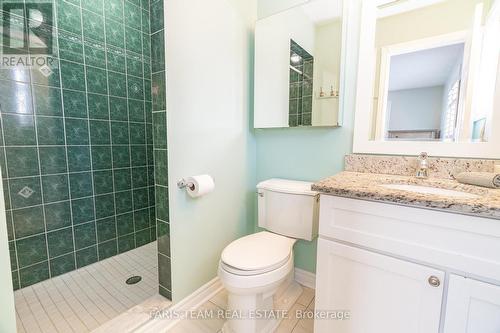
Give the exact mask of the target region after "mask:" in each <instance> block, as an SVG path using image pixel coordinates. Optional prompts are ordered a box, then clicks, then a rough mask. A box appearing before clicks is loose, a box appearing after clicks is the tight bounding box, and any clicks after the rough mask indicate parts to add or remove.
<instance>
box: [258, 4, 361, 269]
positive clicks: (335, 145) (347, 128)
mask: <svg viewBox="0 0 500 333" xmlns="http://www.w3.org/2000/svg"><path fill="white" fill-rule="evenodd" d="M349 1H350V3H351V4H352V6H357V5H359V0H349ZM301 2H302V3H303V2H306V1H300V0H259V10H258V13H259V17H265V16H268V15H270V14H273V13H276V12H278V11H280V10H285V9H287V8H290V7H293V6H295V5H298V4H300V3H301ZM353 8H354V7H353ZM352 13H353V16H352V17H351V20H350V22H351V23H350V26H349V29H348V30H349V31H348V37H347V45H348V46H347V49H349V54H348V55H347V57H346V58H347V59H348V60H347V61H346V63H345V64H344V66H345V71H346V81H345V88H344V92H341V93H343V97H344V124H343V126H342V127H341V128H284V129H263V130H256V131H255V135H256V141H257V182H259V181H262V180H265V179H268V178H272V177H280V178H287V179H296V180H306V181H316V180H319V179H322V178H325V177H328V176H332V175H334V174H335V173H337V172H339V171H342V170H343V167H344V156H345V155H346V154H349V153H351V151H352V136H353V123H354V106H355V91H356V74H357V49H358V36H359V23H358V22H359V20H357V17H356V15H357V14H358V13H359V12H358V11H357V10H353V11H352ZM270 112H271V110H270ZM295 266H296V267H298V268H301V269H304V270H307V271H310V272H315V270H316V241H314V242H306V241H300V242H298V243H297V245H296V246H295Z"/></svg>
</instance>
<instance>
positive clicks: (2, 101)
mask: <svg viewBox="0 0 500 333" xmlns="http://www.w3.org/2000/svg"><path fill="white" fill-rule="evenodd" d="M0 91H2V94H0V107H1V111H2V113H22V114H29V113H33V108H32V105H31V103H30V101H31V89H30V86H29V84H26V83H19V82H13V81H6V80H0ZM12 96H19V98H18V99H15V100H14V99H13V98H11V97H12Z"/></svg>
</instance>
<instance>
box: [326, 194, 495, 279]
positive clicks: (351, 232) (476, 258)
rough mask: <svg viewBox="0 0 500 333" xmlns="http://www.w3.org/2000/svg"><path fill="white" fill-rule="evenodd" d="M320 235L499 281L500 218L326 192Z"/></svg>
mask: <svg viewBox="0 0 500 333" xmlns="http://www.w3.org/2000/svg"><path fill="white" fill-rule="evenodd" d="M319 234H320V237H322V238H328V239H334V240H342V241H345V242H349V243H353V244H356V245H359V246H363V247H368V248H372V249H374V250H377V251H381V252H388V253H391V254H394V255H396V256H402V257H407V258H410V259H413V260H415V261H419V262H423V263H426V264H429V265H435V266H440V267H447V268H450V269H452V270H455V271H458V272H461V273H462V272H468V273H470V274H472V275H475V276H480V277H484V278H487V279H492V280H495V281H500V220H494V219H486V218H479V217H473V216H465V215H458V214H450V213H446V212H441V211H435V210H427V209H420V208H412V207H406V206H398V205H394V204H384V203H378V202H370V201H363V200H356V199H347V198H340V197H334V196H328V195H322V196H321V203H320V230H319ZM464 274H465V273H464Z"/></svg>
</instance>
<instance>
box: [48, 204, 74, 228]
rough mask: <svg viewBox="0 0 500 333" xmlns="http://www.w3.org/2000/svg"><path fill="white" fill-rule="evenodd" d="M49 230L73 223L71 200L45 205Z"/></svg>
mask: <svg viewBox="0 0 500 333" xmlns="http://www.w3.org/2000/svg"><path fill="white" fill-rule="evenodd" d="M45 218H46V221H47V222H46V223H47V230H55V229H60V228H63V227H67V226H70V225H71V207H70V204H69V201H64V202H57V203H53V204H48V205H45Z"/></svg>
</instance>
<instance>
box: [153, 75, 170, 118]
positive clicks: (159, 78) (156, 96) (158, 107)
mask: <svg viewBox="0 0 500 333" xmlns="http://www.w3.org/2000/svg"><path fill="white" fill-rule="evenodd" d="M151 86H152V88H151V89H152V102H153V111H163V110H165V109H166V95H165V94H166V90H165V72H158V73H155V74H153V82H152V84H151Z"/></svg>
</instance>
